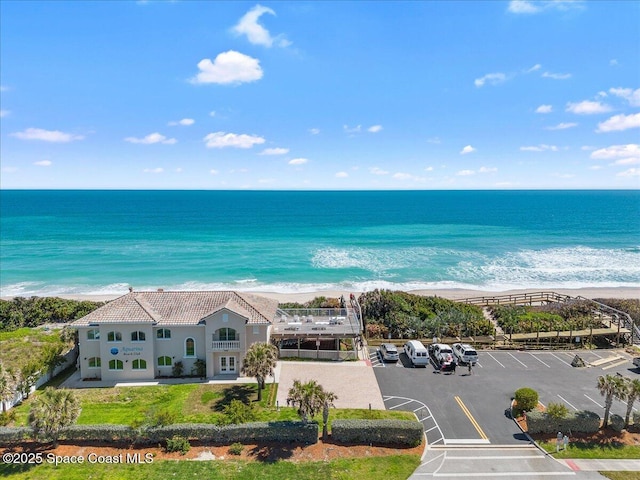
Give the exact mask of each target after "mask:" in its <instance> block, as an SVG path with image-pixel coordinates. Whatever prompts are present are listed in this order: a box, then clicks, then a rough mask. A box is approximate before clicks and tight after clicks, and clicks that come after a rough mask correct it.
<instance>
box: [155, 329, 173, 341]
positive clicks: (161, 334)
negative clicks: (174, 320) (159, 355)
mask: <svg viewBox="0 0 640 480" xmlns="http://www.w3.org/2000/svg"><path fill="white" fill-rule="evenodd" d="M156 338H158V339H161V340H168V339H169V338H171V330H169V329H168V328H161V329H160V330H158V331H157V332H156Z"/></svg>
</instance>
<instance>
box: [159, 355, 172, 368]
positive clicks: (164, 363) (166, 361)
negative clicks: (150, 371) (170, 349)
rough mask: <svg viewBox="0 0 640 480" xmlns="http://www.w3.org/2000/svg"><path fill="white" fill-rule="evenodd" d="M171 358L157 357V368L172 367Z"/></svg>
mask: <svg viewBox="0 0 640 480" xmlns="http://www.w3.org/2000/svg"><path fill="white" fill-rule="evenodd" d="M172 363H173V362H172V361H171V357H158V366H159V367H170V366H171V365H172Z"/></svg>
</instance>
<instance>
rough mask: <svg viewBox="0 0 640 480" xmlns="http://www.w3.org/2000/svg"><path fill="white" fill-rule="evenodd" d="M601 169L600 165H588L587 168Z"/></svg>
mask: <svg viewBox="0 0 640 480" xmlns="http://www.w3.org/2000/svg"><path fill="white" fill-rule="evenodd" d="M601 169H602V165H591V166H590V167H589V170H601Z"/></svg>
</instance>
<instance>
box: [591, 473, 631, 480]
mask: <svg viewBox="0 0 640 480" xmlns="http://www.w3.org/2000/svg"><path fill="white" fill-rule="evenodd" d="M599 473H600V474H601V475H604V476H605V477H607V478H610V479H611V480H638V479H639V478H640V473H638V472H599Z"/></svg>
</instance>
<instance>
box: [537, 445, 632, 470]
mask: <svg viewBox="0 0 640 480" xmlns="http://www.w3.org/2000/svg"><path fill="white" fill-rule="evenodd" d="M538 444H539V445H540V446H541V447H542V448H544V449H545V451H547V452H549V453H551V454H553V456H554V457H555V458H595V459H598V458H612V459H630V460H637V459H638V458H640V445H623V444H621V443H619V444H616V443H612V444H607V445H601V444H598V443H587V442H572V443H570V444H569V446H568V448H567V449H566V450H560V451H559V452H557V453H556V443H555V442H538ZM636 478H637V477H636Z"/></svg>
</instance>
